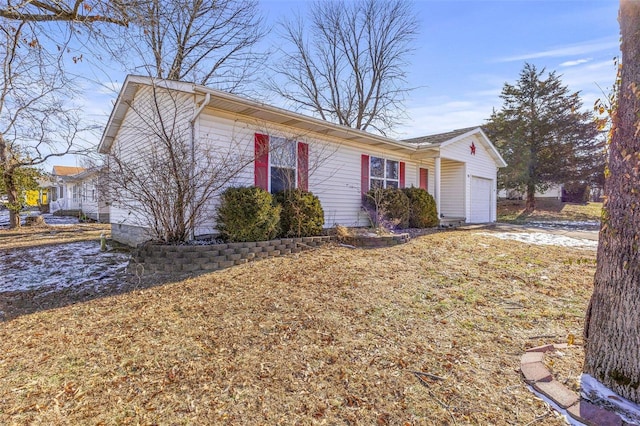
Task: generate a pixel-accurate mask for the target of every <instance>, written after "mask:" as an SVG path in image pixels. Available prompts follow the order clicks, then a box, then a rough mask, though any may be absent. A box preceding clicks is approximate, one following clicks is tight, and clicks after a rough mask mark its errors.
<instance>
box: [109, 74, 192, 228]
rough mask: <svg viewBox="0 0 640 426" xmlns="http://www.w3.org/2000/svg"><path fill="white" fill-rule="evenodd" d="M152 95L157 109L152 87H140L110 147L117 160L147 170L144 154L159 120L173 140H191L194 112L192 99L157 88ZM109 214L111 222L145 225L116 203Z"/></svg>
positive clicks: (149, 150)
mask: <svg viewBox="0 0 640 426" xmlns="http://www.w3.org/2000/svg"><path fill="white" fill-rule="evenodd" d="M155 95H156V98H157V101H158V105H159V107H158V108H156V107H155V106H154V105H155V102H154V100H153V96H154V90H153V88H151V87H142V88H141V89H139V90H138V91H137V93H136V95H135V98H134V100H133V102H132V105H131V107H130V108H129V109H128V110H127V113H126V115H125V117H124V119H123V123H122V125H121V127H120V129H119V131H118V134H117V135H116V138H115V140H114V142H113V146H112V148H111V152H112V153H114V154H115V155H117V156H118V157H119V158H121V159H122V160H124V161H128V162H129V163H130V164H132V165H133V164H136V165H138V166H137V167H139V168H141V169H142V168H144V167H148V166H147V164H146V162H145V159H146V158H147V156H145V154H148V153H150V152H151V151H152V150H153V149H154V147H155V145H154V142H155V141H157V139H158V137H157V136H156V135H157V133H158V132H159V131H160V130H162V129H160V125H159V124H158V123H159V122H160V120H159V119H158V117H162V119H163V120H162V121H163V123H164V130H166V131H170V132H172V133H173V135H172V136H173V137H174V138H181V139H182V138H190V134H191V133H190V123H189V120H190V118H191V116H192V115H193V111H194V110H195V107H194V103H193V96H192V95H188V94H185V93H182V92H176V91H173V92H171V93H169V92H167V91H166V90H164V89H156V91H155ZM132 199H134V198H133V197H132ZM109 214H110V221H111V223H121V224H127V225H136V226H144V225H145V224H146V223H147V218H146V217H140V216H138V215H137V214H136V213H135V212H134V211H131V210H130V209H128V208H127V207H126V206H123V205H122V204H119V203H118V202H117V200H115V201H114V202H113V204H112V205H111V206H110V208H109Z"/></svg>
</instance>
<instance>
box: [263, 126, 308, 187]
mask: <svg viewBox="0 0 640 426" xmlns="http://www.w3.org/2000/svg"><path fill="white" fill-rule="evenodd" d="M254 166H255V170H254V171H255V174H254V178H255V180H254V184H255V186H257V187H258V188H262V189H264V190H265V191H270V192H271V193H273V194H275V193H276V192H280V191H284V190H286V189H292V188H299V189H302V190H303V191H308V190H309V145H307V144H306V143H302V142H296V141H293V140H290V139H285V138H282V137H275V136H268V135H263V134H259V133H256V134H255V163H254Z"/></svg>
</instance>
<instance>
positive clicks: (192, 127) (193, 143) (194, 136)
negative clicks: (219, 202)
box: [189, 93, 211, 240]
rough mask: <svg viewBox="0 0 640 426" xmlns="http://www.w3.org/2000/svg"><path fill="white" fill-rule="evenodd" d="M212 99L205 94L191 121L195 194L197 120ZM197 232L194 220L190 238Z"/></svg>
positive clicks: (191, 177)
mask: <svg viewBox="0 0 640 426" xmlns="http://www.w3.org/2000/svg"><path fill="white" fill-rule="evenodd" d="M210 101H211V94H210V93H207V94H205V96H204V101H202V103H201V104H200V106H199V107H198V109H197V110H196V111H195V112H194V113H193V117H192V118H191V121H190V124H191V171H190V172H189V173H190V174H191V176H190V177H189V179H190V180H191V185H192V186H193V188H192V190H193V193H194V194H195V191H196V188H195V185H196V183H195V182H194V180H195V170H196V120H197V119H198V117H200V114H202V111H204V109H205V108H206V106H207V105H209V102H210ZM193 215H194V207H193V203H191V218H193ZM195 234H196V229H195V225H194V223H193V221H192V222H191V230H190V235H189V238H190V239H191V240H194V239H195V237H196V235H195Z"/></svg>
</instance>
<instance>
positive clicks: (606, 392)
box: [580, 373, 640, 425]
mask: <svg viewBox="0 0 640 426" xmlns="http://www.w3.org/2000/svg"><path fill="white" fill-rule="evenodd" d="M580 389H581V391H582V396H583V397H584V398H585V399H588V400H589V401H591V402H593V403H594V404H595V405H600V406H603V407H606V408H607V409H610V410H611V411H614V412H615V413H616V414H618V415H619V416H620V417H622V418H623V419H624V420H625V421H626V422H627V423H629V424H632V425H640V405H639V404H636V403H635V402H632V401H629V400H628V399H625V398H623V397H621V396H620V395H618V394H616V393H615V392H613V391H612V390H611V389H609V388H608V387H606V386H605V385H603V384H602V383H600V382H599V381H597V380H596V379H595V378H594V377H592V376H591V375H589V374H584V373H583V374H582V376H581V377H580Z"/></svg>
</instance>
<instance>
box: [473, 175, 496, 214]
mask: <svg viewBox="0 0 640 426" xmlns="http://www.w3.org/2000/svg"><path fill="white" fill-rule="evenodd" d="M493 203H494V201H493V180H491V179H485V178H481V177H477V176H472V177H471V216H470V220H469V222H471V223H485V222H491V221H492V220H491V207H492V206H493Z"/></svg>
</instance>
